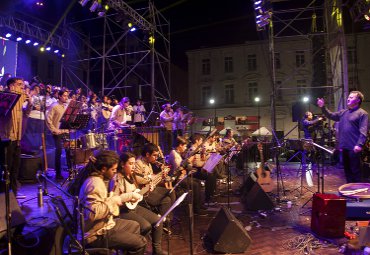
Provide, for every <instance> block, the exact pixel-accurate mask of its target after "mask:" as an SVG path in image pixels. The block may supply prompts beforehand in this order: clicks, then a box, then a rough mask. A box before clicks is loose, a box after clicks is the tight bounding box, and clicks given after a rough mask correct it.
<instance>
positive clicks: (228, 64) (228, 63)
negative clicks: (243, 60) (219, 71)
mask: <svg viewBox="0 0 370 255" xmlns="http://www.w3.org/2000/svg"><path fill="white" fill-rule="evenodd" d="M233 71H234V66H233V58H232V57H225V73H232V72H233Z"/></svg>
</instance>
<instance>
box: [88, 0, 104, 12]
mask: <svg viewBox="0 0 370 255" xmlns="http://www.w3.org/2000/svg"><path fill="white" fill-rule="evenodd" d="M100 6H101V5H100V4H99V2H98V1H97V0H95V1H94V2H93V3H92V5H91V6H90V11H91V12H95V11H96V10H97V9H98V8H99V7H100Z"/></svg>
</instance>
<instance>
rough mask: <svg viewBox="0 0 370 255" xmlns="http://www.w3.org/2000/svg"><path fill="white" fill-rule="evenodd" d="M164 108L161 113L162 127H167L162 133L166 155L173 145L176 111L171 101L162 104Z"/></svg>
mask: <svg viewBox="0 0 370 255" xmlns="http://www.w3.org/2000/svg"><path fill="white" fill-rule="evenodd" d="M162 109H163V111H162V112H161V113H160V115H159V118H160V121H161V127H164V128H165V131H164V132H163V133H162V141H163V143H162V148H163V151H164V153H165V155H168V153H170V150H171V147H172V129H173V121H174V113H173V110H172V107H171V104H170V103H167V104H164V105H162Z"/></svg>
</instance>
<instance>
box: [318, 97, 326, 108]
mask: <svg viewBox="0 0 370 255" xmlns="http://www.w3.org/2000/svg"><path fill="white" fill-rule="evenodd" d="M324 105H325V100H324V98H318V99H317V106H318V107H320V108H322V107H324Z"/></svg>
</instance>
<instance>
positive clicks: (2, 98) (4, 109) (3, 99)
mask: <svg viewBox="0 0 370 255" xmlns="http://www.w3.org/2000/svg"><path fill="white" fill-rule="evenodd" d="M20 96H21V95H20V94H16V93H10V92H0V117H8V114H9V113H11V111H12V110H13V108H14V106H15V105H16V103H17V102H18V100H19V98H20ZM10 142H11V141H10V139H2V140H1V138H0V145H1V146H2V147H3V148H4V162H3V165H2V166H1V165H0V167H1V168H3V172H2V174H3V176H2V181H4V182H5V215H6V236H7V239H8V254H9V255H11V254H12V241H11V237H12V234H11V218H12V215H11V212H10V187H9V185H10V177H9V175H10V173H9V171H8V162H7V157H8V155H7V148H8V146H9V145H10Z"/></svg>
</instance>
